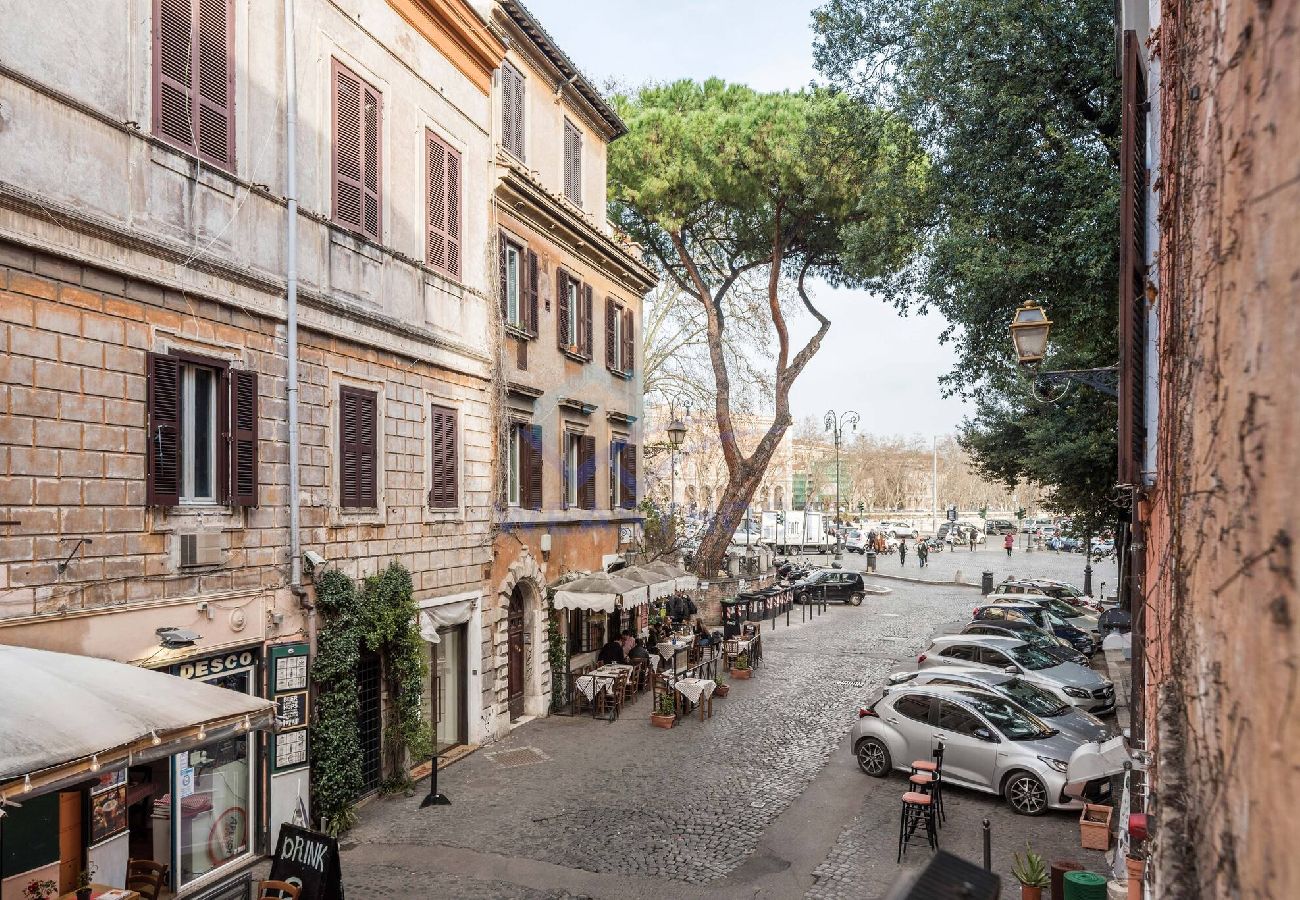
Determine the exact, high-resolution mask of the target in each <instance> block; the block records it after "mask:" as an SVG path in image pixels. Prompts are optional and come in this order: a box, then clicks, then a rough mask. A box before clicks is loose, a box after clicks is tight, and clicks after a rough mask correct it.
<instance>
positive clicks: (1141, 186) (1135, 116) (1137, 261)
mask: <svg viewBox="0 0 1300 900" xmlns="http://www.w3.org/2000/svg"><path fill="white" fill-rule="evenodd" d="M1138 52H1139V48H1138V39H1137V35H1136V34H1135V33H1134V32H1132V31H1126V32H1124V61H1123V84H1122V88H1121V90H1122V95H1123V96H1122V107H1121V131H1120V190H1121V193H1120V213H1119V240H1120V245H1119V268H1120V276H1119V279H1120V280H1119V339H1120V347H1119V440H1118V443H1119V481H1120V484H1140V483H1141V481H1142V465H1143V462H1144V461H1145V459H1146V403H1145V400H1146V337H1147V310H1146V280H1147V271H1146V171H1147V170H1146V112H1145V110H1144V109H1143V107H1144V105H1145V103H1146V94H1147V92H1146V80H1145V79H1144V78H1143V74H1142V66H1141V64H1140V62H1139V59H1138Z"/></svg>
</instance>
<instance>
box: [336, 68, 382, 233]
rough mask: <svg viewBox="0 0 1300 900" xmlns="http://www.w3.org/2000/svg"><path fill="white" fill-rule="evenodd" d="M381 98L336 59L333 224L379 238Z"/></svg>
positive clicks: (380, 210) (380, 211)
mask: <svg viewBox="0 0 1300 900" xmlns="http://www.w3.org/2000/svg"><path fill="white" fill-rule="evenodd" d="M382 127H383V97H382V95H381V94H380V93H379V92H378V91H376V90H375V89H374V88H372V87H371V86H370V85H368V84H366V83H365V82H364V81H362V80H361V79H360V78H358V77H357V76H356V75H355V74H353V72H352V71H351V70H349V69H348V67H347V66H345V65H343V64H342V63H340V62H339V61H338V60H334V153H333V163H334V179H333V181H334V221H335V222H337V223H338V224H340V225H342V226H344V227H346V228H348V229H350V230H352V231H356V232H359V233H361V234H363V235H365V236H367V237H369V238H372V239H374V240H376V241H378V240H380V238H381V231H380V227H381V222H382V214H383V210H382V208H381V206H380V180H381V176H382V174H383V173H382V171H381V164H380V156H381V153H382V150H383V145H382V143H381V139H380V130H381V128H382Z"/></svg>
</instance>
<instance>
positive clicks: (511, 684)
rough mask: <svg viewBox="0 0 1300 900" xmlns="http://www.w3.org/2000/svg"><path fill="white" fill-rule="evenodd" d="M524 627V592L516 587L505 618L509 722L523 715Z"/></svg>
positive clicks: (511, 594) (511, 593) (511, 595)
mask: <svg viewBox="0 0 1300 900" xmlns="http://www.w3.org/2000/svg"><path fill="white" fill-rule="evenodd" d="M524 626H525V619H524V592H523V590H522V588H520V587H519V586H518V585H516V586H515V589H514V590H513V591H511V592H510V611H509V613H508V614H507V617H506V640H507V672H506V686H507V690H506V696H507V703H508V706H509V708H510V721H511V722H514V721H516V720H517V719H518V718H519V717H520V716H522V715H523V714H524Z"/></svg>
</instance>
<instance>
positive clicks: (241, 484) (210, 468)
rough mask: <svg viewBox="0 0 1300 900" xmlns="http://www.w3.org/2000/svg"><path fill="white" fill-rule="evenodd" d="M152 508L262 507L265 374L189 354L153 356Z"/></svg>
mask: <svg viewBox="0 0 1300 900" xmlns="http://www.w3.org/2000/svg"><path fill="white" fill-rule="evenodd" d="M148 380H149V386H148V394H147V397H148V405H149V434H148V441H149V448H148V454H149V455H148V469H147V497H148V502H149V504H150V505H152V506H186V505H199V506H202V505H225V506H256V505H257V487H258V484H257V461H258V410H257V405H258V392H257V374H256V373H254V372H246V371H242V370H238V369H231V368H230V367H229V366H228V365H227V363H226V362H225V361H223V360H219V359H211V358H207V357H203V356H197V355H193V354H190V353H185V352H183V351H172V352H171V353H168V354H161V353H151V354H150V355H149V370H148Z"/></svg>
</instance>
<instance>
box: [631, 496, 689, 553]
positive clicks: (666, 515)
mask: <svg viewBox="0 0 1300 900" xmlns="http://www.w3.org/2000/svg"><path fill="white" fill-rule="evenodd" d="M639 508H640V510H641V515H643V516H645V519H644V521H643V522H642V524H641V531H642V534H643V535H644V537H643V542H644V547H645V554H646V556H647V557H648V558H649V559H658V558H659V557H661V556H663V555H664V554H665V553H670V552H672V551H673V550H674V549H675V548H676V547H677V534H678V529H679V527H680V526H681V522H680V519H681V516H680V515H673V514H672V513H670V512H669V511H668V510H664V509H660V508H659V507H658V506H656V505H655V504H654V503H652V502H651V501H649V500H642V501H641V504H640V507H639Z"/></svg>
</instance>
